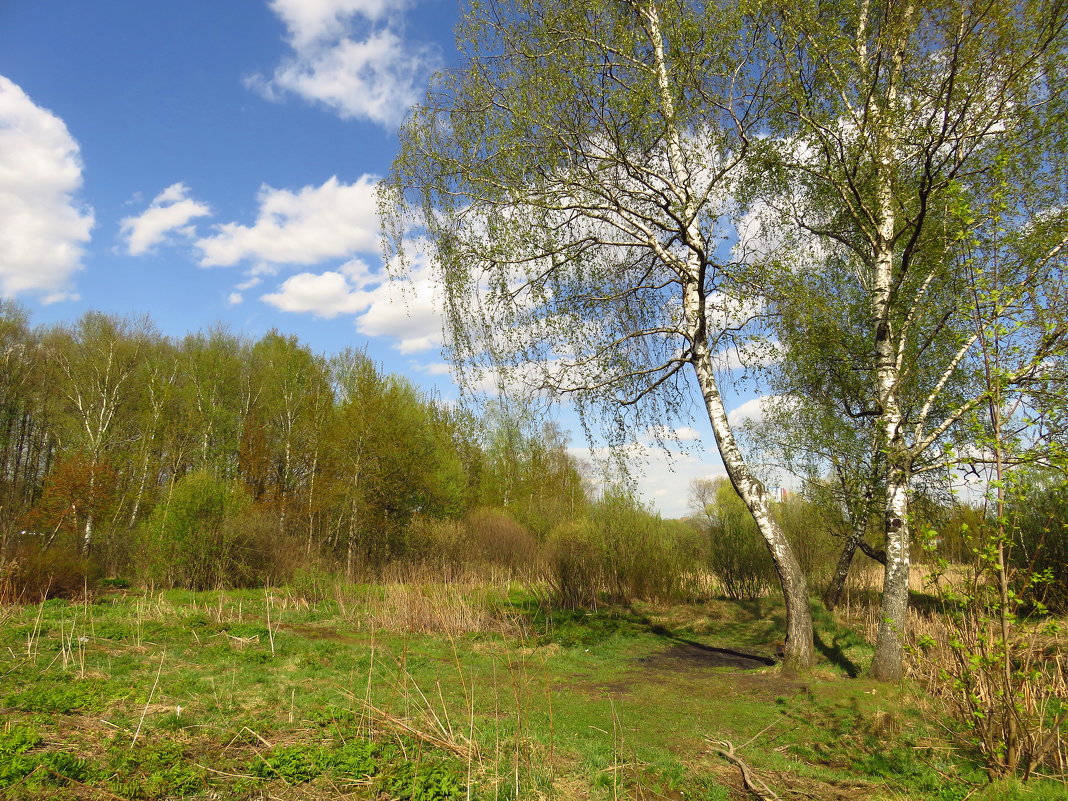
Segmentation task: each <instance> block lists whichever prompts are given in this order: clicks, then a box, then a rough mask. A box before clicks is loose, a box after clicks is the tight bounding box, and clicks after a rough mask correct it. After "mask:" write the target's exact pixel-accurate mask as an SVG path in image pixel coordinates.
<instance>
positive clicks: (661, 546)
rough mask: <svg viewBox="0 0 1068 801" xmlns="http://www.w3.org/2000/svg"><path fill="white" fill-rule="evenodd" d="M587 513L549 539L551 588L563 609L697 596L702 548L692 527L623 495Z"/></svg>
mask: <svg viewBox="0 0 1068 801" xmlns="http://www.w3.org/2000/svg"><path fill="white" fill-rule="evenodd" d="M589 512H590V513H589V517H587V518H585V519H582V520H577V521H570V522H567V523H562V524H560V525H558V526H557V527H556V528H554V529H553V530H552V532H551V533H550V536H549V543H548V544H549V551H550V566H551V570H550V585H551V587H552V590H553V593H554V595H555V597H556V600H557V602H558V603H559V604H560V605H561V606H563V607H565V608H570V609H576V608H581V607H591V606H595V605H596V604H597V603H598V601H599V600H601V599H602V598H604V599H605V600H608V601H612V602H627V601H630V600H635V599H640V600H684V599H688V598H690V597H692V596H693V595H694V592H695V584H696V581H695V578H696V576H695V571H694V556H695V554H696V553H697V552H699V548H698V546H697V544H696V543H695V542H694V536H693V533H692V530H691V529H690V528H688V527H687V526H684V525H676V524H673V523H671V522H665V521H663V520H661V519H660V518H659V517H657V516H656V515H653V514H650V513H649V512H648V511H646V510H645V509H643V508H642V507H641V506H640V505H639V504H638V503H637V502H635V501H634V500H633V499H632V498H631V497H630V496H628V495H626V494H623V493H606V494H605V497H604V498H602V499H601V500H600V501H598V502H597V503H595V504H593V505H591V507H590V510H589Z"/></svg>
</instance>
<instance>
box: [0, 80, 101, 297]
mask: <svg viewBox="0 0 1068 801" xmlns="http://www.w3.org/2000/svg"><path fill="white" fill-rule="evenodd" d="M81 186H82V162H81V155H80V151H79V148H78V143H77V142H76V141H75V140H74V138H73V137H72V136H71V135H70V132H69V131H68V130H67V126H66V125H65V124H64V122H63V120H61V119H60V118H59V117H57V116H56V115H55V114H53V113H52V112H51V111H48V110H47V109H43V108H41V107H40V106H37V105H35V104H34V102H33V101H32V100H31V99H30V98H29V96H27V94H26V93H25V92H24V91H23V90H22V89H21V88H20V87H19V86H18V85H16V84H15V83H13V82H12V81H10V80H9V79H7V78H5V77H3V76H2V75H0V294H3V295H6V296H14V295H17V294H19V293H21V292H39V293H42V294H44V300H45V302H52V301H56V300H62V299H65V298H71V297H75V295H74V291H73V287H72V284H71V277H72V276H73V274H74V273H75V272H76V271H78V270H80V269H81V267H82V263H81V261H82V254H83V246H84V243H85V242H88V241H89V231H90V229H92V227H93V212H92V209H89V208H84V207H79V206H77V205H76V204H75V200H74V195H75V193H76V192H77V191H78V190H79V189H80V188H81Z"/></svg>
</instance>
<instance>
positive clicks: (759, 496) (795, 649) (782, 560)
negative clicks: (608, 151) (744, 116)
mask: <svg viewBox="0 0 1068 801" xmlns="http://www.w3.org/2000/svg"><path fill="white" fill-rule="evenodd" d="M642 14H643V16H644V17H645V20H646V23H647V25H648V33H649V41H650V43H651V44H652V54H653V68H654V70H655V73H656V78H657V88H658V100H659V104H660V112H661V114H662V115H663V117H664V119H665V120H666V121H667V122H668V123H669V124H668V128H667V137H666V139H667V151H668V153H667V155H668V163H669V165H670V168H671V175H672V176H673V177H674V179H675V182H676V186H675V187H674V189H675V192H676V194H677V196H678V197H679V199H680V200H681V201H682V207H683V219H685V220H687V221H688V222H687V223H686V224H685V226H684V230H683V234H684V236H683V242H684V244H685V245H686V246H687V254H686V257H685V260H683V259H678V260H677V261H676V260H674V259H672V258H671V256H670V255H669V254H668V252H667V251H666V250H663V249H662V248H660V247H659V246H658V245H654V246H653V249H654V251H657V250H659V251H660V252H661V253H662V254H663V255H662V256H661V258H662V259H663V260H664V262H665V264H667V265H669V266H671V267H673V268H674V270H675V272H676V274H677V275H678V277H679V279H680V283H681V284H682V304H683V316H684V319H685V328H686V332H687V336H688V339H689V341H690V347H691V357H690V364H691V365H692V366H693V368H694V372H695V373H696V376H697V384H698V386H699V387H700V390H701V396H702V398H703V399H704V403H705V410H706V411H707V413H708V419H709V422H710V423H711V425H712V432H713V434H714V435H715V437H716V444H717V446H718V447H719V453H720V458H721V459H722V460H723V465H724V467H725V468H726V470H727V475H728V476H729V477H730V480H731V483H732V484H733V485H734V489H735V491H736V492H737V493H738V495H739V496H740V497H741V499H742V500H743V501H744V502H745V505H746V506H747V507H748V508H749V511H750V513H752V515H753V519H754V520H755V521H756V525H757V529H758V530H759V531H760V533H761V535H762V536H763V537H764V542H765V543H766V544H767V546H768V550H769V551H770V552H771V558H772V561H773V563H774V565H775V572H776V573H777V574H778V577H779V583H780V585H781V587H782V593H783V599H784V601H785V604H786V647H785V649H784V654H783V663H784V665H785V667H786V668H787V669H798V670H803V669H806V668H809V667H811V665H812V662H813V648H812V614H811V612H810V610H809V607H808V583H807V582H806V580H805V574H804V572H803V571H802V570H801V565H800V563H799V562H798V561H797V557H796V556H795V555H794V552H793V549H792V548H791V547H790V543H789V541H788V540H787V539H786V535H785V534H784V533H783V531H782V529H781V528H780V527H779V525H778V523H776V522H775V518H774V517H772V514H771V506H770V504H769V502H768V497H767V492H766V491H765V489H764V485H763V484H761V482H760V481H759V480H757V478H756V477H755V476H754V475H753V473H752V471H751V470H750V469H749V465H748V464H747V463H746V461H745V457H744V456H743V455H742V451H741V448H739V447H738V443H737V440H736V439H735V437H734V431H733V429H732V428H731V424H730V421H729V420H728V419H727V410H726V408H725V407H724V405H723V398H722V396H721V395H720V392H719V386H718V384H717V382H716V375H715V371H714V369H713V366H712V354H711V352H710V349H709V344H708V339H709V331H708V328H707V321H708V314H707V308H706V303H707V300H706V298H705V296H704V293H703V286H702V284H703V281H702V276H703V275H704V267H705V265H704V264H703V261H702V259H703V257H702V256H701V255H700V254H702V252H703V250H704V243H703V238H702V237H701V233H700V231H699V230H698V228H697V222H696V221H697V219H698V218H699V215H698V213H697V212H698V209H697V207H696V205H695V201H694V196H693V193H692V192H691V187H690V185H689V182H688V181H689V179H688V176H689V173H690V171H689V170H688V169H687V167H686V165H685V161H684V159H683V156H682V151H683V148H682V136H681V133H680V131H679V130H678V128H677V127H676V126H675V120H676V116H675V107H674V102H673V100H672V93H671V87H670V79H669V70H668V66H667V57H666V54H665V41H664V36H663V34H662V32H661V29H660V16H659V12H658V10H657V7H656V4H655V3H649V4H648V5H646V6H645V7H644V8H643V9H642ZM650 244H653V243H650Z"/></svg>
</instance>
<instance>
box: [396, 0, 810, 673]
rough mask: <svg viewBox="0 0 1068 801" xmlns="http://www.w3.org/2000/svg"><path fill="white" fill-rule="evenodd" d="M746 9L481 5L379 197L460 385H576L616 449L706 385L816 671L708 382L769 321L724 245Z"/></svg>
mask: <svg viewBox="0 0 1068 801" xmlns="http://www.w3.org/2000/svg"><path fill="white" fill-rule="evenodd" d="M744 6H745V4H733V3H730V4H728V3H724V4H718V3H710V4H692V5H689V4H685V3H664V2H658V0H625V1H624V2H611V3H610V2H603V0H579V2H569V3H559V4H557V3H542V2H539V1H538V0H518V2H512V3H495V2H490V3H485V4H483V3H477V4H474V5H473V7H472V9H471V11H470V14H469V16H468V17H467V18H466V20H465V21H464V23H463V24H462V25H461V27H460V30H459V34H458V40H459V41H458V44H459V48H460V51H461V56H462V59H463V62H462V66H461V67H460V68H459V69H457V70H455V71H452V72H447V73H445V74H442V75H440V76H439V77H438V78H437V80H436V83H435V84H434V85H433V86H432V87H431V89H430V91H429V93H428V96H427V98H426V102H425V103H424V104H423V105H421V106H419V107H417V108H416V109H415V110H414V111H413V112H412V114H411V116H410V118H409V121H408V122H407V124H406V126H405V127H404V129H403V130H402V132H401V152H400V154H399V156H398V158H397V160H396V161H395V163H394V167H393V171H392V173H391V176H390V179H389V181H388V182H387V183H388V189H387V191H386V192H385V193H384V196H383V197H384V205H385V207H386V211H387V215H386V216H387V228H388V229H389V234H390V237H389V238H390V241H391V242H392V245H393V246H394V247H395V248H397V249H398V250H399V251H400V255H401V256H402V257H403V256H404V249H403V245H404V240H405V237H406V236H415V235H418V233H417V232H414V231H411V230H410V229H409V228H408V226H409V224H410V223H411V224H414V225H418V226H421V227H422V233H423V234H425V236H427V237H428V238H429V239H430V241H431V242H432V243H433V246H434V247H433V249H432V250H433V263H434V266H435V267H436V269H437V274H438V277H439V278H440V280H441V283H442V285H443V287H444V290H445V295H446V314H447V323H448V329H449V334H450V336H449V347H450V350H451V353H452V356H453V360H454V363H455V364H456V365H457V367H458V369H459V372H460V375H461V377H462V378H463V379H464V380H466V381H468V382H469V383H477V382H478V381H479V380H480V379H482V378H484V377H485V370H487V369H503V370H504V371H505V372H506V373H507V374H508V375H509V376H510V379H509V380H517V379H518V378H522V379H524V380H525V382H526V384H527V385H528V386H529V387H531V388H533V389H537V390H541V391H544V392H546V393H548V394H550V395H557V396H558V395H560V394H567V395H569V396H571V397H572V398H573V399H574V400H575V402H576V403H577V404H578V406H579V408H580V410H581V412H582V413H583V415H584V417H583V419H584V420H585V421H586V422H587V424H593V423H604V424H605V425H604V428H603V430H604V431H605V432H606V433H607V435H608V436H609V440H610V441H611V442H612V443H613V444H616V445H619V444H621V443H622V442H623V441H625V440H626V439H628V438H630V437H633V436H634V435H636V434H638V433H639V432H640V431H641V429H642V428H643V427H647V426H655V427H656V430H663V426H664V425H665V423H667V422H669V421H672V420H676V421H678V420H684V421H687V422H689V417H688V413H689V412H690V411H691V409H692V401H691V394H690V393H691V391H692V385H691V384H690V383H689V382H696V386H697V389H698V393H699V398H700V406H701V407H702V408H703V412H704V414H706V415H707V418H708V420H709V422H710V425H711V428H712V431H713V433H714V435H715V438H716V443H717V445H718V448H719V453H720V455H721V457H722V460H723V463H724V465H725V467H726V470H727V473H728V475H729V476H730V480H731V482H732V483H733V485H734V487H735V488H736V489H737V491H738V494H739V495H740V496H741V497H742V499H743V500H744V501H745V504H746V506H747V507H748V508H749V510H750V512H751V513H752V514H753V516H754V518H755V520H756V522H757V525H758V527H759V529H760V532H761V534H762V536H763V538H764V540H765V542H766V544H767V547H768V549H769V551H770V553H771V555H772V558H773V561H774V564H775V569H776V572H777V575H778V578H779V581H780V583H781V586H782V589H783V594H784V597H785V601H786V609H787V629H788V632H787V646H786V661H787V663H788V665H791V666H794V667H805V666H808V665H809V664H811V662H812V627H811V618H810V613H809V608H808V588H807V586H806V582H805V578H804V575H803V573H802V571H801V569H800V566H799V565H798V561H797V559H796V557H795V554H794V552H793V550H792V549H791V547H790V545H789V543H788V541H787V539H786V537H785V536H784V535H783V532H782V530H781V528H780V527H779V526H778V525H777V523H776V522H775V520H774V518H773V517H772V515H771V511H770V506H769V498H768V496H767V493H766V492H765V488H764V486H763V485H762V483H761V482H760V481H759V480H758V478H757V476H756V475H754V473H753V471H752V470H751V469H750V467H749V465H748V464H747V462H746V460H745V457H744V455H743V452H742V450H741V448H740V447H739V444H738V442H737V440H736V438H735V434H734V431H733V430H732V427H731V424H730V422H729V421H728V417H727V409H726V407H725V402H724V398H723V395H722V392H721V388H720V383H719V380H718V376H717V373H716V363H717V356H721V355H723V354H724V353H725V352H726V351H727V350H728V349H729V348H730V347H731V346H732V345H733V344H734V337H735V335H736V334H737V333H738V332H739V331H740V330H742V329H743V328H744V327H745V326H746V324H747V323H748V322H750V321H751V320H752V319H753V318H754V317H755V316H757V315H758V314H759V311H760V309H759V305H757V304H754V303H752V302H751V301H752V298H751V295H750V293H749V290H748V289H747V286H746V284H745V282H744V281H743V280H742V278H743V273H744V272H745V271H744V270H743V269H742V265H740V264H737V263H734V262H733V261H732V255H731V251H730V248H729V247H728V246H727V244H726V240H727V239H729V238H730V237H731V235H732V231H733V228H732V222H733V221H732V219H731V214H732V211H733V209H734V207H733V204H732V195H733V194H734V191H735V189H736V186H735V182H736V180H737V175H738V168H739V166H740V164H741V163H742V162H743V160H744V159H745V158H746V156H747V154H748V153H749V150H750V149H751V147H752V146H753V142H754V138H755V137H757V136H758V135H759V134H760V133H761V130H762V129H761V126H762V125H763V119H762V118H763V114H764V112H765V104H766V101H767V93H766V91H765V81H764V73H763V70H762V65H761V63H759V62H758V61H757V60H756V59H755V54H756V50H755V45H756V43H757V41H758V40H759V36H758V34H759V25H756V24H752V23H751V21H750V19H749V18H747V16H746V12H747V9H746V8H745V7H744ZM409 211H416V212H418V215H417V216H415V217H414V218H412V217H409V215H408V214H407V212H409Z"/></svg>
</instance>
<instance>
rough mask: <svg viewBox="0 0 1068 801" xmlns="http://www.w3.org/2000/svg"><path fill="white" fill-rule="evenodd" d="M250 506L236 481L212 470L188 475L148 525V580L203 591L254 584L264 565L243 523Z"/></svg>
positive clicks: (154, 514)
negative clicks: (258, 570) (214, 474)
mask: <svg viewBox="0 0 1068 801" xmlns="http://www.w3.org/2000/svg"><path fill="white" fill-rule="evenodd" d="M250 506H251V502H250V500H249V498H248V496H247V495H246V494H245V491H244V490H243V489H242V488H241V486H240V485H239V484H237V483H236V482H230V481H224V480H222V479H219V478H216V477H215V476H213V475H212V474H211V473H209V472H207V471H197V472H194V473H190V474H188V475H186V476H185V477H183V478H182V479H181V480H180V481H179V482H178V483H177V484H176V485H175V487H174V489H173V490H172V491H171V494H170V497H169V498H168V499H166V500H165V501H164V502H163V503H161V504H160V505H159V506H157V507H156V509H155V510H153V513H152V515H151V516H150V517H149V520H148V523H147V525H146V530H145V532H144V533H145V540H146V547H145V549H144V553H145V557H146V559H147V563H146V564H145V565H144V571H145V574H146V578H147V579H148V580H149V581H151V582H153V583H157V584H162V585H164V586H167V587H188V588H190V589H197V590H202V589H211V588H213V587H218V586H241V585H247V584H248V583H250V582H251V581H252V580H254V578H255V577H256V567H257V565H258V563H259V562H262V553H259V552H258V549H256V548H255V547H254V543H253V542H252V541H251V539H250V537H249V535H248V532H247V530H245V528H244V527H243V525H242V522H243V521H242V515H244V514H245V513H246V512H247V511H248V509H249V507H250Z"/></svg>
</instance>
